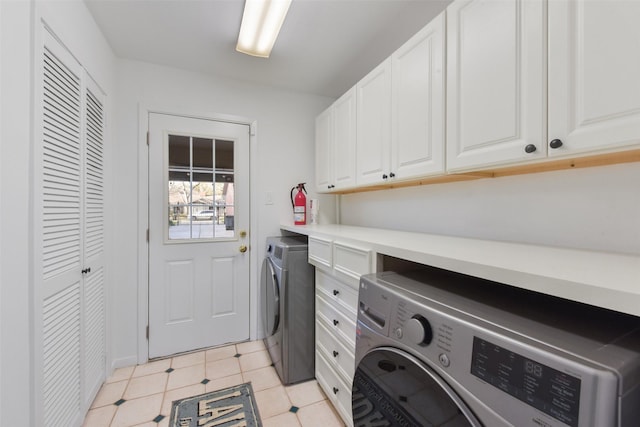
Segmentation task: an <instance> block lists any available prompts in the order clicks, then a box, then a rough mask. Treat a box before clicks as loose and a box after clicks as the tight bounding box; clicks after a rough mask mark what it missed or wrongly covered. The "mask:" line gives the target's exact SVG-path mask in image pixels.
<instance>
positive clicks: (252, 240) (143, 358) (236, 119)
mask: <svg viewBox="0 0 640 427" xmlns="http://www.w3.org/2000/svg"><path fill="white" fill-rule="evenodd" d="M151 113H158V114H167V115H172V116H180V117H188V118H193V119H202V120H215V121H220V122H228V123H236V124H241V125H248V126H249V128H250V134H249V251H248V255H249V313H251V315H250V318H249V339H255V338H256V337H257V335H258V317H257V315H256V313H258V304H259V301H258V299H257V298H258V284H257V279H258V273H257V271H258V265H257V262H258V261H257V258H256V255H255V254H254V251H253V250H251V249H254V248H257V247H258V218H257V215H255V210H254V207H256V206H258V205H257V200H256V197H257V194H256V191H253V189H255V188H257V179H258V178H257V176H256V174H255V173H253V171H255V170H256V168H255V161H256V159H257V154H258V147H257V141H258V123H257V121H256V120H252V119H250V118H247V117H241V116H233V115H228V114H218V113H213V114H203V113H197V112H196V113H194V112H185V111H182V112H176V111H175V110H174V109H172V108H159V107H150V106H147V105H139V107H138V206H137V207H138V217H137V221H138V225H137V228H136V230H137V233H138V236H137V238H136V241H137V242H138V257H137V258H138V263H137V267H138V281H137V282H138V292H137V295H138V322H137V326H136V337H137V341H138V345H137V349H138V351H137V360H135V361H131V362H133V363H137V364H142V363H146V362H148V361H149V341H148V339H147V325H148V323H149V243H148V242H147V229H148V228H149V147H148V145H147V132H148V130H149V114H151Z"/></svg>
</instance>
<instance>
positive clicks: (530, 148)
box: [524, 144, 537, 153]
mask: <svg viewBox="0 0 640 427" xmlns="http://www.w3.org/2000/svg"><path fill="white" fill-rule="evenodd" d="M536 150H537V147H536V146H535V145H533V144H529V145H527V146H526V147H524V151H525V153H533V152H534V151H536Z"/></svg>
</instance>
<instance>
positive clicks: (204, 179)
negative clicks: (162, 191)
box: [167, 134, 235, 241]
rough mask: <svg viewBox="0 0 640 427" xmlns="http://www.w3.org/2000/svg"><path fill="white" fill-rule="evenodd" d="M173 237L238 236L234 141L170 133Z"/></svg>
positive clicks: (170, 208) (170, 209) (191, 238)
mask: <svg viewBox="0 0 640 427" xmlns="http://www.w3.org/2000/svg"><path fill="white" fill-rule="evenodd" d="M167 151H168V155H167V159H168V164H167V168H168V174H167V176H168V185H167V190H168V195H167V200H168V236H169V240H172V241H179V240H187V241H193V240H215V239H229V238H234V237H235V227H234V209H235V206H234V198H235V194H234V141H228V140H220V139H213V138H202V137H197V136H192V135H173V134H170V135H169V136H168V147H167Z"/></svg>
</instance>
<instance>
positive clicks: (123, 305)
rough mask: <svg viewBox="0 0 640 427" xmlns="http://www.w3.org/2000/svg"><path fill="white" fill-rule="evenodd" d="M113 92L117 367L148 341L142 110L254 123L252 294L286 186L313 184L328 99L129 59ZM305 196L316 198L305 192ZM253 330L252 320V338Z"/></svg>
mask: <svg viewBox="0 0 640 427" xmlns="http://www.w3.org/2000/svg"><path fill="white" fill-rule="evenodd" d="M116 92H117V99H116V104H117V116H116V118H115V119H116V122H117V124H118V128H117V130H116V134H115V147H114V148H115V156H116V158H117V163H118V170H117V175H116V176H115V183H114V188H115V189H116V190H115V193H114V196H115V198H116V199H117V205H118V209H117V212H116V218H115V223H116V224H117V227H116V230H115V234H114V238H115V245H116V259H115V265H116V266H117V268H116V269H115V271H114V273H115V277H114V283H115V284H116V288H115V293H114V295H113V298H114V301H117V307H116V310H117V311H116V312H115V313H114V324H113V327H114V329H115V330H117V331H118V334H117V335H114V337H113V338H114V343H113V348H112V350H113V355H114V359H115V360H114V366H123V365H127V364H131V363H135V362H136V361H140V360H143V359H144V358H145V357H146V354H139V353H144V351H145V348H146V343H144V342H141V341H142V338H141V332H142V330H143V329H142V328H144V326H145V325H143V324H142V322H144V316H142V318H140V319H138V317H137V316H138V311H137V309H138V298H141V296H144V289H146V286H147V284H146V283H141V280H139V277H143V276H144V274H142V275H140V274H139V273H140V271H139V269H140V268H144V266H141V265H138V250H139V249H140V248H141V249H140V250H141V251H142V253H144V252H145V251H146V244H145V242H144V233H145V229H144V228H145V227H146V225H145V224H146V219H145V218H144V216H143V213H142V212H139V210H138V203H139V202H138V201H139V198H144V197H146V195H145V194H138V193H137V192H136V191H135V189H136V188H137V187H136V185H137V183H138V179H144V177H139V174H140V173H144V171H141V170H140V168H139V164H140V163H139V162H140V160H142V161H146V159H139V158H138V156H139V153H142V154H141V155H142V156H145V155H146V154H145V153H146V150H145V149H144V148H143V149H142V150H141V149H140V147H141V144H144V142H143V141H142V140H141V138H140V135H141V129H139V122H138V119H139V111H140V107H142V110H145V111H146V110H147V109H149V110H156V111H158V110H161V111H165V112H172V113H176V114H194V115H199V116H205V117H206V116H216V115H220V114H222V115H232V116H238V117H243V118H247V119H249V120H251V121H253V120H255V121H256V122H257V125H258V137H257V147H256V150H255V152H257V156H256V157H255V158H252V159H251V164H252V170H251V173H252V174H254V178H256V179H255V180H254V179H253V178H252V182H254V183H256V187H255V188H252V200H253V201H255V203H253V204H252V206H251V216H252V218H256V219H257V228H258V229H257V230H250V233H254V235H255V233H257V246H258V247H257V248H256V247H253V248H252V251H251V256H252V257H253V258H252V264H251V265H252V267H251V272H250V273H251V282H252V283H251V284H252V288H251V289H252V293H253V295H254V296H255V295H256V292H257V289H256V288H257V286H256V284H257V276H258V273H259V271H258V270H259V266H260V262H259V261H261V259H262V257H263V256H264V247H263V246H264V242H265V238H266V237H267V236H270V235H278V234H280V230H279V225H280V223H281V222H284V221H291V219H290V218H291V205H290V202H289V191H290V189H291V187H293V186H294V185H295V184H296V183H298V182H305V181H306V182H312V181H313V173H314V160H313V152H314V132H315V116H316V115H317V114H318V113H319V112H320V111H322V110H323V109H324V108H326V107H327V106H328V105H329V104H330V103H331V102H332V99H329V98H324V97H318V96H314V95H305V94H299V93H293V92H286V91H282V90H278V89H274V88H269V87H261V86H254V85H248V84H244V83H242V82H239V81H234V80H228V79H219V78H216V77H213V76H210V75H204V74H197V73H192V72H187V71H183V70H180V69H177V68H169V67H164V66H156V65H152V64H148V63H142V62H135V61H129V60H121V61H119V64H118V77H117V91H116ZM143 126H144V124H143ZM143 131H145V132H146V129H143ZM267 192H271V193H272V195H273V202H274V203H273V205H265V203H264V201H265V197H266V193H267ZM142 193H144V189H142ZM311 197H315V195H314V194H313V193H311ZM332 201H333V198H332V197H325V198H323V201H322V203H323V204H324V206H327V211H331V207H330V205H331V203H332ZM143 203H144V202H143ZM329 220H331V218H329V219H328V221H329ZM254 237H255V236H254ZM139 287H142V289H143V292H142V293H141V294H138V291H139V290H140V288H139ZM142 304H144V302H143V303H142ZM255 309H256V307H255V306H254V310H255ZM254 314H256V315H257V312H256V313H254ZM254 319H255V316H254ZM255 326H256V323H255V322H253V323H252V327H253V333H254V334H255V333H256V330H255ZM254 337H255V335H254Z"/></svg>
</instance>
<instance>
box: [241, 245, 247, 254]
mask: <svg viewBox="0 0 640 427" xmlns="http://www.w3.org/2000/svg"><path fill="white" fill-rule="evenodd" d="M240 252H241V253H245V252H247V246H246V245H240Z"/></svg>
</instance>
